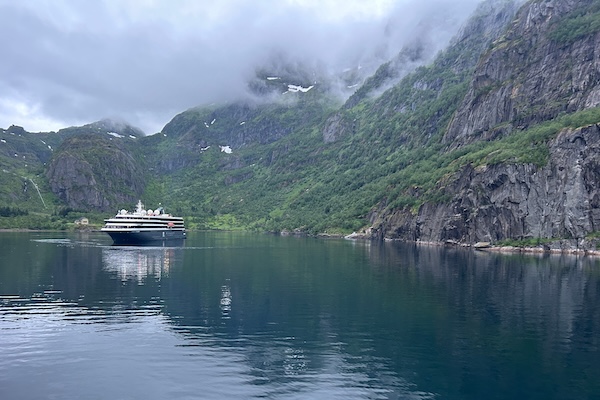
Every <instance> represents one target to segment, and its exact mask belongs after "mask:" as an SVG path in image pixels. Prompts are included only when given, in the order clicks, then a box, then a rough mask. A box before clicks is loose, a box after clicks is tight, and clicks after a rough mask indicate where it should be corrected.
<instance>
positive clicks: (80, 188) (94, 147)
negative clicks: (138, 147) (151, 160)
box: [46, 134, 145, 211]
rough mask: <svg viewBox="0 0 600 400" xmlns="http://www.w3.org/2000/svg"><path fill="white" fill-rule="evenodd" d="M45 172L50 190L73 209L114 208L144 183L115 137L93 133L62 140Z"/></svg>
mask: <svg viewBox="0 0 600 400" xmlns="http://www.w3.org/2000/svg"><path fill="white" fill-rule="evenodd" d="M115 139H116V138H115ZM46 176H47V178H48V181H49V183H50V187H51V190H52V192H53V193H54V194H56V195H57V196H58V197H59V198H60V199H61V200H62V201H63V202H64V203H65V204H66V205H67V206H69V207H71V208H74V209H77V210H96V211H116V210H117V209H119V208H120V207H122V206H125V205H126V206H130V205H131V204H134V203H135V202H136V201H137V200H138V198H139V196H140V194H141V193H142V191H143V189H144V185H145V182H144V175H143V173H142V172H141V169H140V167H139V165H138V163H137V162H136V161H135V159H134V158H133V156H132V154H131V153H130V152H129V151H128V150H127V149H126V148H125V147H124V146H123V145H122V144H120V143H118V142H117V141H116V140H112V139H110V138H106V137H104V136H98V135H94V134H88V135H77V136H74V137H71V138H69V139H67V140H65V141H64V142H63V144H62V145H61V147H60V148H59V149H58V150H57V152H56V153H55V154H54V156H53V158H52V161H51V162H50V165H49V166H48V170H47V173H46Z"/></svg>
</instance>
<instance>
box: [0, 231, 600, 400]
mask: <svg viewBox="0 0 600 400" xmlns="http://www.w3.org/2000/svg"><path fill="white" fill-rule="evenodd" d="M0 248H1V253H0V398H1V399H249V398H269V399H592V398H600V379H599V378H600V362H599V361H600V350H599V346H600V263H599V261H598V260H596V259H591V258H585V257H574V256H520V255H499V254H488V253H483V252H474V251H468V250H463V249H447V248H436V247H418V246H415V245H407V244H398V243H371V242H360V241H358V242H353V241H348V240H342V239H328V240H322V239H313V238H294V237H278V236H269V235H250V234H240V233H230V232H217V233H203V232H199V233H195V232H191V233H190V234H189V237H188V239H187V241H186V243H185V244H184V245H183V246H181V247H115V246H111V242H110V239H109V238H108V237H107V236H106V237H105V236H103V235H102V234H99V233H89V234H64V233H48V232H34V233H30V232H4V233H0Z"/></svg>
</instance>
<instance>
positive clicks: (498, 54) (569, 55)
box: [444, 0, 600, 148]
mask: <svg viewBox="0 0 600 400" xmlns="http://www.w3.org/2000/svg"><path fill="white" fill-rule="evenodd" d="M591 3H592V0H546V1H533V2H530V3H528V4H527V5H526V6H524V7H523V8H522V9H521V10H520V11H519V13H518V14H517V18H516V20H515V21H514V23H513V25H512V26H511V28H510V29H509V30H508V31H507V33H506V34H505V35H504V36H503V37H501V38H500V39H498V40H497V41H495V42H494V45H493V47H492V48H491V50H489V51H488V52H487V54H485V55H484V56H483V57H482V58H481V60H480V61H479V64H478V66H477V68H476V71H475V74H474V77H473V79H472V82H471V85H470V88H469V91H468V93H467V95H466V97H465V99H464V101H463V103H462V105H461V106H460V107H459V110H458V112H457V113H456V114H455V116H454V118H453V120H452V122H451V124H450V126H449V128H448V131H447V133H446V134H445V136H444V142H445V143H446V144H447V145H448V147H449V148H457V147H460V146H462V145H465V144H468V143H472V142H474V141H476V140H494V139H497V138H499V137H501V136H505V135H508V134H510V133H512V132H513V131H517V130H520V129H523V128H526V127H528V126H530V125H532V124H533V125H535V124H537V123H540V122H543V121H547V120H551V119H553V118H556V117H557V116H558V115H559V114H561V113H571V112H575V111H579V110H583V109H585V108H590V107H596V106H598V105H599V104H600V86H599V85H598V80H599V78H600V67H599V66H600V34H598V33H595V34H594V33H592V34H590V35H584V36H582V37H580V38H577V39H576V40H564V39H560V38H557V37H555V35H554V36H553V32H555V31H556V29H557V28H558V27H559V23H560V21H561V20H562V19H564V18H566V17H567V16H568V15H569V13H570V12H572V11H573V10H574V9H576V8H581V7H585V6H586V5H588V4H591Z"/></svg>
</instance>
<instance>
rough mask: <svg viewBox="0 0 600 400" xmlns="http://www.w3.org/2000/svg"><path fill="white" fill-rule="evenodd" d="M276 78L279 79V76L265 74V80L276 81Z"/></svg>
mask: <svg viewBox="0 0 600 400" xmlns="http://www.w3.org/2000/svg"><path fill="white" fill-rule="evenodd" d="M278 79H281V78H280V77H278V76H267V80H268V81H276V80H278Z"/></svg>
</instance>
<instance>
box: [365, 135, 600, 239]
mask: <svg viewBox="0 0 600 400" xmlns="http://www.w3.org/2000/svg"><path fill="white" fill-rule="evenodd" d="M445 192H446V193H450V194H452V199H451V201H449V202H447V203H443V204H434V203H426V204H424V205H422V206H421V207H420V208H419V210H418V212H417V213H411V212H410V210H396V211H393V212H391V213H386V212H385V211H382V210H380V211H376V212H374V213H373V214H372V215H371V222H372V224H373V228H374V229H373V232H374V233H373V235H374V236H375V237H379V238H390V239H404V240H423V241H432V242H444V241H451V242H457V243H476V242H488V241H491V242H495V241H498V240H501V239H506V238H515V239H520V238H565V239H581V238H584V237H585V236H586V235H587V234H589V233H590V232H594V231H597V230H600V126H599V125H590V126H587V127H584V128H580V129H576V130H564V131H563V132H561V133H560V134H559V135H558V136H557V137H556V139H554V140H553V141H552V142H551V143H550V159H549V162H548V164H547V165H546V166H544V167H536V166H534V165H532V164H498V165H493V166H482V167H478V168H473V167H472V166H467V167H465V168H464V169H462V170H461V171H460V172H459V173H458V174H456V176H455V177H454V179H453V180H452V181H451V182H450V183H449V184H448V185H447V186H446V187H445Z"/></svg>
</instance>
